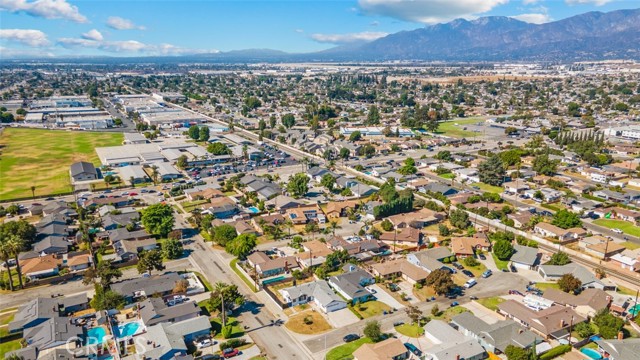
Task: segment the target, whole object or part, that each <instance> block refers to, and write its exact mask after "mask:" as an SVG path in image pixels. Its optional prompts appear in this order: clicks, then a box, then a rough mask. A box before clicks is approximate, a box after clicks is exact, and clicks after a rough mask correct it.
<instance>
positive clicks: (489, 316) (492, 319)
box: [461, 301, 500, 325]
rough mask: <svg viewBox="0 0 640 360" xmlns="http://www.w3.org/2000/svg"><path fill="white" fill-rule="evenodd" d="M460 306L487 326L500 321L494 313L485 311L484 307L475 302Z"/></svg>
mask: <svg viewBox="0 0 640 360" xmlns="http://www.w3.org/2000/svg"><path fill="white" fill-rule="evenodd" d="M461 306H463V307H465V308H467V309H469V311H471V312H472V313H473V315H475V316H477V317H478V318H480V320H482V321H484V322H486V323H487V324H489V325H491V324H495V323H497V322H498V320H500V318H499V317H498V315H497V314H496V313H495V312H493V311H491V310H489V309H487V308H486V307H484V306H482V305H480V304H478V303H477V302H475V301H471V302H468V303H466V304H463V305H461Z"/></svg>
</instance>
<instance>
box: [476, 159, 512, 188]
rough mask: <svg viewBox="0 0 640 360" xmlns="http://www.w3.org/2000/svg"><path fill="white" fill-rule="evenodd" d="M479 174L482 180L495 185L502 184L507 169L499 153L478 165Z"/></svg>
mask: <svg viewBox="0 0 640 360" xmlns="http://www.w3.org/2000/svg"><path fill="white" fill-rule="evenodd" d="M478 176H479V177H480V181H481V182H483V183H485V184H489V185H493V186H500V185H502V183H503V182H504V178H505V176H506V171H505V168H504V166H503V164H502V160H500V157H499V156H498V155H492V156H491V157H489V159H487V160H486V161H484V162H482V163H480V165H478Z"/></svg>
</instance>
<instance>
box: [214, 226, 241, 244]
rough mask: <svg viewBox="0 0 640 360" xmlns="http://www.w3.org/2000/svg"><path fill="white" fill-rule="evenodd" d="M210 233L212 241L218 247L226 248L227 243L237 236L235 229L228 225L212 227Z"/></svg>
mask: <svg viewBox="0 0 640 360" xmlns="http://www.w3.org/2000/svg"><path fill="white" fill-rule="evenodd" d="M212 233H213V234H212V235H213V236H212V239H213V241H214V242H216V243H217V244H218V245H220V246H227V244H228V243H230V242H231V241H232V240H233V239H235V238H236V236H238V232H237V231H236V228H235V227H233V226H231V225H228V224H223V225H220V226H216V227H214V228H213V229H212Z"/></svg>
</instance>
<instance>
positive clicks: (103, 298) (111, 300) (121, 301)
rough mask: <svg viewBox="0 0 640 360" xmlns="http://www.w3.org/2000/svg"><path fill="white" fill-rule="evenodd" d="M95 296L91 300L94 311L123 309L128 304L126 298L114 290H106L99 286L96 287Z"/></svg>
mask: <svg viewBox="0 0 640 360" xmlns="http://www.w3.org/2000/svg"><path fill="white" fill-rule="evenodd" d="M94 288H95V294H94V296H93V298H92V299H91V303H90V305H91V307H92V308H93V309H94V310H111V309H122V308H124V306H125V304H126V300H125V298H124V296H122V295H120V294H118V293H117V292H115V291H113V290H108V289H104V288H103V287H101V286H100V285H99V284H95V285H94Z"/></svg>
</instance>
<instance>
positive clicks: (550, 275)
mask: <svg viewBox="0 0 640 360" xmlns="http://www.w3.org/2000/svg"><path fill="white" fill-rule="evenodd" d="M538 273H539V274H540V276H542V278H543V279H544V280H545V281H558V280H560V278H561V277H562V275H565V274H572V275H573V276H575V277H576V278H577V279H578V280H580V281H581V282H582V288H583V289H586V288H596V289H601V290H615V289H616V285H615V284H614V283H612V282H610V281H606V279H598V278H596V276H595V275H594V274H593V273H591V272H590V271H589V270H587V269H586V268H585V267H583V266H581V265H578V264H574V263H570V264H566V265H540V266H538Z"/></svg>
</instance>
